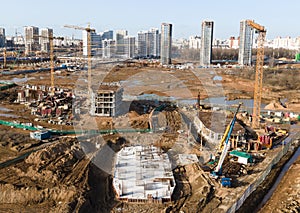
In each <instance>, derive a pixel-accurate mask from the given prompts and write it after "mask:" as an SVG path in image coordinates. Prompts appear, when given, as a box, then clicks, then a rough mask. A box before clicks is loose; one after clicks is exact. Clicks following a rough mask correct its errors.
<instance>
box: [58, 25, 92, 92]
mask: <svg viewBox="0 0 300 213" xmlns="http://www.w3.org/2000/svg"><path fill="white" fill-rule="evenodd" d="M64 27H67V28H73V29H76V30H85V31H86V32H87V55H88V93H89V94H90V95H91V94H92V87H91V84H92V51H91V43H92V42H91V40H92V39H91V32H95V29H92V28H91V27H90V24H88V26H87V27H79V26H74V25H65V26H64Z"/></svg>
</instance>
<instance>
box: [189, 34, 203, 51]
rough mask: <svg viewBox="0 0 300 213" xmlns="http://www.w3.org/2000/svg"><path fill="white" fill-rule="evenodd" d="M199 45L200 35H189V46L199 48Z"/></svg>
mask: <svg viewBox="0 0 300 213" xmlns="http://www.w3.org/2000/svg"><path fill="white" fill-rule="evenodd" d="M200 47H201V37H200V36H190V37H189V48H190V49H196V50H199V49H200Z"/></svg>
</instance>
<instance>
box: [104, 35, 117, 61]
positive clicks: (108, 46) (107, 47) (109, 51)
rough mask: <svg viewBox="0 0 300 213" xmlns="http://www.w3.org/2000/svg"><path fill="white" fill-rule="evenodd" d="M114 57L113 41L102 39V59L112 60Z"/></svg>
mask: <svg viewBox="0 0 300 213" xmlns="http://www.w3.org/2000/svg"><path fill="white" fill-rule="evenodd" d="M114 56H115V40H112V39H104V40H102V57H103V58H112V57H114Z"/></svg>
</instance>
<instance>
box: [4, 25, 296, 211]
mask: <svg viewBox="0 0 300 213" xmlns="http://www.w3.org/2000/svg"><path fill="white" fill-rule="evenodd" d="M246 23H247V26H248V27H251V28H252V29H253V30H256V31H257V32H258V38H257V39H258V47H257V56H256V65H255V66H245V67H239V68H232V67H231V68H228V67H226V68H212V67H209V68H203V67H200V66H199V63H198V62H188V63H187V62H184V61H182V60H180V59H174V60H173V62H172V65H162V64H160V62H159V60H155V59H131V60H110V61H107V60H105V61H101V60H100V59H97V58H92V57H91V55H88V57H86V58H84V59H82V60H81V63H82V64H83V67H84V66H85V65H87V70H84V69H83V70H76V71H73V70H72V71H70V69H68V67H66V66H65V64H66V63H67V62H66V61H68V63H70V61H71V62H72V63H77V59H76V58H73V57H70V58H68V59H67V58H66V57H61V58H60V57H54V53H53V44H51V43H50V46H52V47H51V48H52V49H51V50H52V51H51V52H50V57H49V62H47V65H45V67H46V68H45V70H44V69H42V70H41V69H38V70H34V71H28V70H29V69H30V70H31V66H29V65H28V66H29V67H27V69H26V65H24V69H25V71H24V70H23V71H20V70H10V71H7V70H6V68H5V66H3V67H4V68H3V69H2V70H1V74H0V101H1V107H0V111H1V112H0V173H1V176H0V189H1V190H0V191H1V193H0V212H19V211H24V212H185V213H188V212H257V211H260V212H270V211H272V210H273V205H274V206H276V208H277V209H279V212H299V211H300V209H299V205H300V200H299V193H300V184H299V178H298V176H297V175H296V174H297V168H298V166H299V165H298V164H299V150H298V151H297V149H298V146H299V145H300V143H299V142H300V125H299V121H300V92H299V90H300V87H299V85H298V83H299V82H300V65H299V64H295V65H293V66H292V67H289V68H286V67H284V66H278V67H277V68H272V69H265V68H264V46H263V43H264V39H265V36H266V29H265V27H263V26H261V25H259V24H257V23H255V22H254V21H251V20H247V21H246ZM71 27H72V26H71ZM72 28H75V29H79V30H84V31H86V32H87V33H91V31H92V29H91V28H90V27H87V28H80V27H74V26H73V27H72ZM50 41H52V42H53V37H52V39H50ZM89 42H90V41H89V40H88V47H89V46H90V45H89ZM88 52H89V54H90V53H91V49H90V48H88ZM274 73H276V74H274ZM291 85H292V86H291ZM294 153H296V154H294ZM297 153H298V154H297ZM292 156H294V158H295V156H296V160H295V162H294V161H293V162H292V163H293V165H292V167H291V169H290V170H287V171H285V170H284V169H283V168H284V165H285V163H286V162H288V161H289V159H291V158H292ZM297 158H298V160H297ZM281 171H284V173H286V175H287V176H284V177H283V179H282V180H281V182H280V180H279V179H278V177H279V176H280V175H279V174H280V172H281ZM276 180H277V181H279V183H276ZM274 184H275V185H277V188H276V189H274V190H273V191H274V193H271V194H269V192H270V191H271V188H272V187H273V186H274ZM285 190H288V192H289V193H290V194H289V195H288V194H287V193H286V194H285V195H286V196H285V197H283V195H281V194H283V192H285ZM263 202H264V203H263ZM274 208H275V207H274Z"/></svg>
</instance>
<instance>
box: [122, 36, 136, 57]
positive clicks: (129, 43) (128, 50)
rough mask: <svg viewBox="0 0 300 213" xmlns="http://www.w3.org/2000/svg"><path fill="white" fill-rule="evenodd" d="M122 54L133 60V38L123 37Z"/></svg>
mask: <svg viewBox="0 0 300 213" xmlns="http://www.w3.org/2000/svg"><path fill="white" fill-rule="evenodd" d="M124 53H125V57H126V58H133V57H134V56H135V37H133V36H125V37H124Z"/></svg>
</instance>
